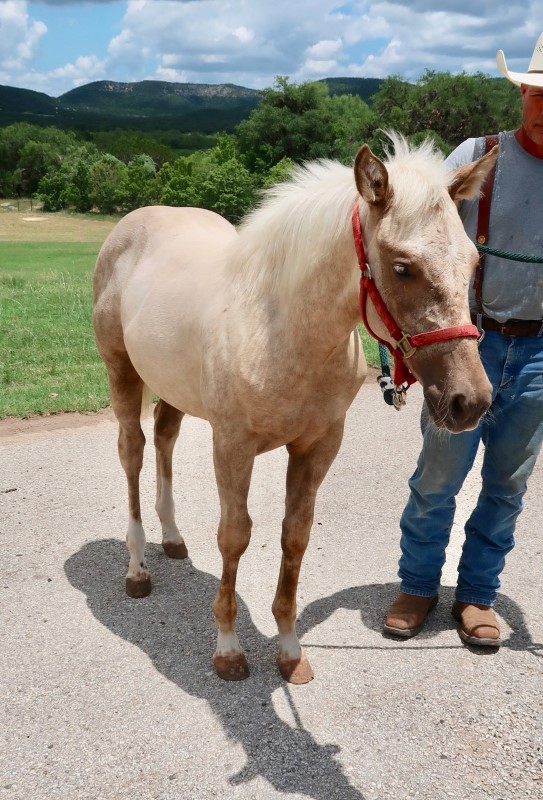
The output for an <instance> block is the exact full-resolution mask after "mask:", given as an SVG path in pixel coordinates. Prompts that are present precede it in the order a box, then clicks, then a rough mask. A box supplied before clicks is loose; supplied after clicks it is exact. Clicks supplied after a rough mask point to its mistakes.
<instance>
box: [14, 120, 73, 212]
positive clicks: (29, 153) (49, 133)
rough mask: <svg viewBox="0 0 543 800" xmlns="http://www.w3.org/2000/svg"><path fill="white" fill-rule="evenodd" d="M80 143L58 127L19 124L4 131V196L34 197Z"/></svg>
mask: <svg viewBox="0 0 543 800" xmlns="http://www.w3.org/2000/svg"><path fill="white" fill-rule="evenodd" d="M77 142H78V140H77V137H76V135H75V134H74V133H72V132H69V131H62V130H60V129H59V128H56V127H54V126H51V127H46V128H42V127H40V126H38V125H30V124H29V123H26V122H17V123H14V124H13V125H8V126H6V127H5V128H0V194H1V195H3V196H5V197H6V196H7V197H9V196H12V195H13V194H19V195H20V194H33V193H34V192H35V191H36V190H37V188H38V185H39V183H40V180H41V179H42V178H43V177H44V175H46V174H47V173H48V172H49V171H50V170H51V169H53V168H54V166H55V165H58V166H60V165H61V163H62V157H63V156H64V155H65V154H66V153H67V152H68V151H69V149H70V148H71V147H74V146H75V145H76V144H77Z"/></svg>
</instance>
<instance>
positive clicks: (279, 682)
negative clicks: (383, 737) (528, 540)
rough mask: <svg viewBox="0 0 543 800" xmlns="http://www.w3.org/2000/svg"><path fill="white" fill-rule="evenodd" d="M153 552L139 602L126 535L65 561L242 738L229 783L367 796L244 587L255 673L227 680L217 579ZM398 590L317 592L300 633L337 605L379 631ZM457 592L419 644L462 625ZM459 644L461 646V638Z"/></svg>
mask: <svg viewBox="0 0 543 800" xmlns="http://www.w3.org/2000/svg"><path fill="white" fill-rule="evenodd" d="M147 554H148V556H149V560H150V561H151V562H153V564H152V572H153V575H154V591H153V593H152V594H151V595H150V596H149V597H147V598H145V599H144V600H137V601H134V600H132V599H130V598H128V597H127V596H126V595H125V594H124V591H123V586H122V580H120V570H119V565H120V564H122V563H124V561H125V560H126V549H125V546H124V543H123V542H121V541H119V540H114V539H105V540H99V541H96V542H91V543H88V544H86V545H84V546H83V547H82V548H81V549H80V550H79V551H78V552H77V553H75V554H74V555H73V556H71V557H70V558H69V559H68V560H67V561H66V562H65V572H66V575H67V577H68V580H69V581H70V583H71V584H72V586H74V587H75V588H76V589H78V590H79V591H81V592H82V593H83V594H85V595H86V598H87V604H88V606H89V608H90V610H91V612H92V613H93V615H94V616H95V617H96V619H97V620H99V622H101V623H102V624H103V625H104V626H105V627H107V628H108V629H109V630H110V631H111V632H112V633H114V634H116V635H117V636H119V637H120V638H122V639H125V640H126V641H128V642H130V643H131V644H134V645H137V646H138V647H139V648H141V649H142V650H143V651H144V652H145V653H146V654H147V655H148V656H149V658H150V659H151V660H152V662H153V664H154V666H155V667H156V669H157V670H158V671H159V672H160V673H162V674H163V675H164V676H165V677H166V678H168V680H170V681H172V682H173V683H174V684H176V685H177V686H179V688H180V689H182V690H183V691H184V692H187V693H188V694H190V695H192V696H193V697H197V698H201V699H205V700H206V701H207V702H208V703H209V705H210V708H211V709H212V711H213V713H214V715H215V717H216V718H217V719H218V720H219V722H220V723H221V725H222V727H223V729H224V731H225V734H226V736H227V737H228V739H229V740H230V741H235V742H237V743H239V744H240V745H241V746H242V747H243V749H244V752H245V756H246V764H245V766H244V767H243V769H242V770H241V771H240V772H238V773H237V774H236V775H233V776H231V777H230V778H229V782H230V784H231V785H238V784H241V783H245V782H249V781H251V780H252V779H253V778H256V777H257V776H262V777H263V778H265V779H266V780H267V781H268V782H269V783H270V784H271V785H272V786H273V787H274V788H275V789H276V790H277V791H280V792H283V793H286V794H288V793H293V794H296V793H299V794H304V795H307V796H308V797H310V798H313V800H329V798H330V797H332V796H338V797H341V798H342V800H364V796H363V795H362V794H361V793H360V792H359V791H358V790H357V789H356V788H355V787H353V786H352V785H351V784H350V782H349V780H348V778H347V776H346V775H345V774H344V772H343V769H342V767H341V764H340V763H339V762H338V761H337V760H336V759H335V756H336V755H337V754H338V753H339V752H340V748H339V747H338V746H337V745H334V744H325V745H322V744H319V743H318V742H316V741H315V739H314V737H313V736H312V734H311V733H310V732H309V731H308V730H306V729H305V728H304V727H303V724H302V723H301V721H300V718H299V716H298V715H297V712H296V709H295V707H294V704H293V702H292V698H291V694H290V690H289V686H288V684H286V683H285V682H284V681H283V679H282V678H281V677H280V675H279V673H278V671H277V670H276V668H275V663H274V659H275V650H276V637H275V636H274V637H267V636H265V635H263V634H262V633H261V632H260V631H259V630H258V629H257V628H256V626H255V625H254V623H253V621H252V619H251V616H250V614H249V612H248V610H247V607H246V605H245V604H244V603H243V601H242V599H241V598H240V597H239V595H238V596H237V602H238V629H239V630H240V632H241V634H242V635H241V639H242V641H243V645H244V649H245V652H246V653H247V656H248V659H249V662H250V665H251V670H252V675H253V676H255V678H256V679H253V680H251V679H249V680H248V681H242V682H240V683H226V682H224V681H221V680H219V679H218V678H217V677H216V676H215V674H214V672H213V671H212V670H213V668H212V658H211V656H212V653H213V650H214V647H215V638H216V635H215V629H214V620H213V616H212V611H211V608H212V603H213V600H214V598H215V594H216V591H217V587H218V579H217V578H216V577H215V576H214V575H210V574H209V573H206V572H203V571H202V570H199V569H197V568H196V567H195V566H194V564H192V562H191V561H190V559H186V560H185V561H183V562H180V561H175V560H171V559H168V558H167V557H166V556H165V555H164V553H163V551H162V547H161V546H159V545H156V544H153V543H149V544H148V545H147ZM397 591H398V584H397V583H385V584H369V585H364V586H355V587H350V588H346V589H343V590H341V591H338V592H336V593H335V594H333V595H330V596H328V597H324V598H321V599H319V600H316V601H314V602H313V603H310V604H309V605H307V606H306V607H305V608H304V609H303V610H302V612H301V614H300V616H299V619H298V623H297V630H298V633H299V636H300V638H301V639H302V637H304V636H306V635H307V634H308V633H309V632H310V631H311V630H312V629H314V628H315V627H316V626H318V625H319V624H321V623H322V622H324V621H325V620H327V619H328V618H329V617H330V616H331V615H332V614H333V613H334V612H335V611H338V610H339V609H346V610H353V611H358V612H359V613H360V619H361V622H362V624H363V625H364V626H365V627H366V628H368V629H369V630H372V631H379V632H380V631H381V630H382V623H383V615H384V612H385V609H386V607H387V606H388V604H389V603H390V602H391V601H392V599H393V598H394V597H395V595H396V593H397ZM453 593H454V590H453V589H452V588H448V587H444V588H442V590H441V593H440V603H439V605H438V607H437V609H436V611H435V612H434V613H433V614H432V615H431V616H430V617H429V618H428V622H427V624H426V625H425V627H424V630H423V631H422V632H421V633H420V634H419V636H418V637H417V645H418V646H419V647H420V646H421V645H422V647H434V646H435V647H440V648H443V645H437V644H436V645H433V644H432V639H434V638H435V637H436V636H437V634H438V633H440V632H441V631H442V630H443V629H444V628H454V627H455V626H456V623H455V621H454V620H453V619H452V617H451V615H450V608H451V606H452V602H453V599H454V597H453ZM496 610H497V611H498V613H499V614H500V616H501V617H502V618H503V619H504V620H506V622H507V623H508V625H509V627H510V628H511V630H512V633H511V635H510V637H509V639H508V640H507V641H506V642H504V644H503V646H504V647H509V648H512V649H516V650H528V651H530V652H532V653H533V654H534V655H536V656H541V655H543V645H542V644H536V643H534V642H533V641H532V638H531V636H530V633H529V631H528V628H527V625H526V623H525V620H524V615H523V613H522V610H521V609H520V607H519V606H518V605H517V604H516V603H515V602H514V601H512V600H511V599H510V598H508V597H507V596H504V595H500V597H499V600H498V603H497V605H496ZM303 644H304V647H306V648H307V649H308V650H309V651H311V649H312V648H315V647H322V648H324V649H330V650H333V649H334V646H333V645H331V646H329V645H319V644H318V643H316V642H311V641H308V640H307V639H304V641H303ZM391 646H395V645H394V644H393V643H391V642H389V641H387V642H384V641H383V644H382V646H380V645H371V646H369V647H362V648H361V649H375V648H377V649H383V650H385V649H389V648H390V647H391ZM396 646H397V647H403V646H404V643H403V642H401V641H399V642H398V643H397V645H396ZM455 646H458V647H463V646H464V645H462V644H461V643H460V641H459V642H458V645H455ZM470 649H472V650H473V652H476V653H478V654H479V655H489V654H491V653H495V652H496V650H495V649H493V648H470ZM406 652H409V650H406ZM279 687H282V688H283V689H284V691H285V693H286V696H287V701H288V702H289V704H290V708H291V711H292V714H293V717H294V719H295V722H296V726H295V727H291V726H290V725H288V724H287V723H286V722H284V721H283V720H282V719H281V718H280V717H279V716H278V714H277V713H276V712H275V709H274V707H273V702H272V694H273V692H274V691H275V690H276V689H277V688H279Z"/></svg>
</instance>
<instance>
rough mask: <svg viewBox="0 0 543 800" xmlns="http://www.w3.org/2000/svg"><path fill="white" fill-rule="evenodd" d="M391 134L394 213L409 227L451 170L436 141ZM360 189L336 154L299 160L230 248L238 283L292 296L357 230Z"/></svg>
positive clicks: (435, 199) (253, 293)
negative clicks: (414, 143) (416, 141)
mask: <svg viewBox="0 0 543 800" xmlns="http://www.w3.org/2000/svg"><path fill="white" fill-rule="evenodd" d="M387 136H388V137H389V139H390V141H391V143H392V145H393V148H394V154H393V155H391V154H390V153H387V158H386V161H385V163H386V165H387V169H388V171H389V175H390V180H391V184H392V186H393V189H394V200H393V203H392V206H391V213H394V214H395V215H396V214H397V215H398V218H400V219H401V220H402V229H403V230H405V228H404V224H405V225H407V226H408V227H411V225H415V224H417V223H418V224H419V225H420V219H421V216H422V214H423V213H424V211H425V209H427V208H429V207H433V208H435V206H436V205H437V204H439V203H440V202H442V200H443V191H444V189H445V188H446V186H447V183H448V181H447V172H446V170H445V168H444V167H443V157H442V155H441V154H439V153H437V152H436V151H435V149H434V147H433V145H432V143H431V142H430V141H428V140H426V141H425V142H423V144H422V145H420V146H418V147H410V146H409V144H408V142H407V141H406V139H405V138H404V137H403V136H400V135H399V134H395V133H387ZM357 197H358V192H357V189H356V185H355V179H354V172H353V169H352V168H351V167H346V166H344V165H343V164H340V163H339V162H337V161H330V160H321V161H315V162H310V163H308V164H305V165H304V166H298V167H296V168H295V170H294V172H293V175H292V178H291V179H290V180H289V181H287V182H285V183H279V184H276V185H275V186H272V187H271V188H270V189H268V190H266V191H265V193H264V196H263V199H262V201H261V203H260V204H259V205H258V206H257V207H256V208H255V209H254V210H253V211H251V212H250V213H249V214H248V215H247V216H246V217H245V219H244V220H243V222H242V223H241V225H240V227H239V229H238V232H239V237H238V239H237V240H235V241H234V242H233V243H232V249H231V252H230V253H229V258H228V261H229V267H230V275H231V277H232V279H233V280H234V281H236V282H237V283H238V287H239V291H241V292H243V293H245V294H246V296H247V297H250V298H251V299H252V300H254V299H255V298H257V297H262V296H268V297H271V296H274V297H287V298H288V297H289V296H290V295H291V293H292V291H293V290H294V289H295V288H296V287H297V286H299V285H300V284H301V283H303V282H304V281H305V280H306V279H307V278H308V277H309V276H310V275H311V273H312V271H313V269H314V267H315V265H316V264H318V263H319V261H322V260H323V259H325V258H326V257H327V255H329V254H330V253H331V252H332V251H334V250H335V249H336V248H337V243H338V241H339V240H340V239H341V237H343V236H344V235H345V234H346V233H347V231H348V230H350V228H351V212H352V209H353V206H354V203H355V201H356V199H357Z"/></svg>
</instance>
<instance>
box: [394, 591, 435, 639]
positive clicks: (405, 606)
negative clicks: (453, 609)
mask: <svg viewBox="0 0 543 800" xmlns="http://www.w3.org/2000/svg"><path fill="white" fill-rule="evenodd" d="M436 605H437V594H436V595H434V597H419V596H418V595H415V594H406V593H405V592H400V594H399V595H398V597H397V598H396V600H394V602H393V603H392V605H391V606H390V607H389V609H388V611H387V615H386V617H385V622H384V625H383V631H384V632H385V633H391V634H392V635H393V636H401V637H402V638H404V639H409V638H410V637H411V636H416V635H417V633H418V632H419V631H420V630H422V626H423V625H424V622H425V620H426V617H427V616H428V614H429V613H430V611H431V610H432V609H433V608H435V607H436Z"/></svg>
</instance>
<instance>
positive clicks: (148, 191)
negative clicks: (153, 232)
mask: <svg viewBox="0 0 543 800" xmlns="http://www.w3.org/2000/svg"><path fill="white" fill-rule="evenodd" d="M159 199H160V186H159V183H158V180H157V177H156V167H155V164H154V161H153V159H152V158H151V157H150V156H147V155H138V156H135V157H134V158H133V159H132V160H131V161H130V163H129V164H128V166H127V167H126V169H125V170H124V171H123V173H122V175H121V179H120V182H119V188H118V193H117V200H118V203H119V206H120V208H121V210H122V211H133V210H134V209H135V208H141V207H142V206H150V205H154V204H155V203H158V201H159Z"/></svg>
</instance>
